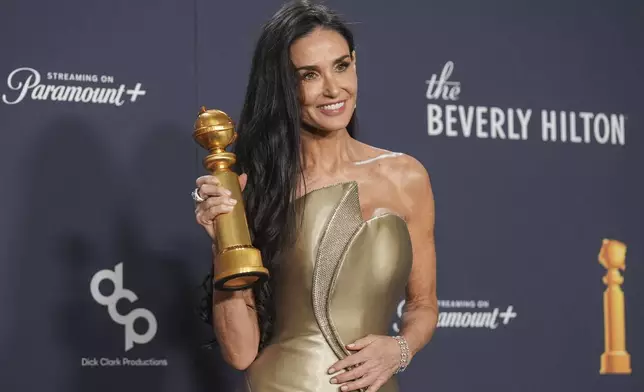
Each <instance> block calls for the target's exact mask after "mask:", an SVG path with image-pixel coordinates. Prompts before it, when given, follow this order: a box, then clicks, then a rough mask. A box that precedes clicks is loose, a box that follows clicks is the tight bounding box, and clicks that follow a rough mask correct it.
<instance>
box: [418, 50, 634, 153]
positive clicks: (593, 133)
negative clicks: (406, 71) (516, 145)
mask: <svg viewBox="0 0 644 392" xmlns="http://www.w3.org/2000/svg"><path fill="white" fill-rule="evenodd" d="M453 72H454V63H453V62H451V61H448V62H447V63H446V64H445V66H444V67H443V69H442V71H441V73H440V76H439V75H436V74H433V75H432V76H431V78H430V79H429V80H427V81H426V84H427V90H426V93H425V97H426V98H427V99H428V100H430V101H436V100H442V101H447V102H452V103H447V104H438V103H433V102H430V103H428V104H427V134H428V135H429V136H441V135H444V136H446V137H450V138H458V137H462V138H476V139H499V140H529V139H530V136H531V132H530V131H531V129H533V128H534V127H531V124H532V123H538V124H537V125H536V128H537V131H534V132H535V133H538V135H539V136H538V138H539V139H540V140H541V141H542V142H557V143H578V144H591V143H594V144H609V145H620V146H623V145H625V144H626V126H625V121H626V117H625V116H624V115H623V114H617V113H592V112H587V111H580V112H575V111H563V110H552V109H549V110H546V109H543V110H540V111H536V112H537V113H534V112H535V111H533V110H532V109H522V108H500V107H494V106H480V105H457V104H455V103H453V102H456V101H458V100H459V99H460V94H461V92H462V86H461V83H460V82H458V81H454V80H450V77H451V76H452V73H453ZM533 114H535V115H533Z"/></svg>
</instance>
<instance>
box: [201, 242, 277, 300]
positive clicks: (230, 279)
mask: <svg viewBox="0 0 644 392" xmlns="http://www.w3.org/2000/svg"><path fill="white" fill-rule="evenodd" d="M267 278H268V270H267V269H266V268H264V266H263V265H262V257H261V253H260V252H259V250H257V249H255V248H252V247H241V248H233V249H230V250H225V251H224V252H222V253H221V254H219V257H218V260H217V264H216V265H215V278H214V286H215V290H221V291H236V290H244V289H247V288H250V287H251V286H253V285H254V284H255V283H257V282H259V281H261V280H264V279H267Z"/></svg>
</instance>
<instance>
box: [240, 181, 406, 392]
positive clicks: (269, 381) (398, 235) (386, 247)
mask: <svg viewBox="0 0 644 392" xmlns="http://www.w3.org/2000/svg"><path fill="white" fill-rule="evenodd" d="M296 207H297V209H298V231H297V232H298V237H297V240H296V243H295V245H294V246H293V247H292V248H291V249H290V250H289V251H288V252H287V253H286V255H285V256H284V259H282V261H281V268H280V271H279V274H277V275H275V276H274V277H273V279H277V282H276V285H275V286H276V292H275V301H276V320H275V326H274V334H273V336H272V338H271V341H270V342H269V343H268V345H267V346H266V347H265V348H264V350H262V352H261V353H260V354H259V355H258V357H257V358H256V359H255V361H254V362H253V364H252V365H251V366H250V367H249V368H248V369H247V371H246V386H245V389H246V391H249V392H327V391H328V392H338V391H339V390H340V389H339V386H338V385H333V384H331V383H330V382H329V380H330V379H331V375H329V374H328V373H327V370H328V368H329V367H331V365H333V364H334V363H335V362H336V361H338V360H339V359H341V358H344V357H345V356H347V355H349V352H348V351H347V350H346V349H345V345H346V344H348V343H350V342H352V341H354V340H356V339H359V338H362V337H364V336H366V335H368V334H378V335H386V334H388V332H389V326H390V324H391V320H392V318H393V316H394V314H395V309H396V305H397V303H398V301H399V300H400V298H401V297H402V295H403V294H404V289H405V285H406V283H407V278H408V276H409V273H410V271H411V263H412V248H411V241H410V238H409V231H408V229H407V225H406V223H405V221H404V220H403V219H402V218H401V217H399V216H397V215H395V214H393V213H386V214H384V215H379V216H374V217H372V218H370V219H368V220H366V221H365V220H364V219H363V218H362V213H361V210H360V200H359V196H358V184H357V183H356V182H343V183H339V184H335V185H331V186H328V187H324V188H320V189H317V190H314V191H312V192H309V193H308V194H307V195H305V196H303V197H301V198H299V199H297V201H296ZM396 391H398V387H397V385H396V381H395V379H394V378H392V379H390V380H389V381H388V382H387V383H386V384H385V385H384V386H383V387H382V388H381V389H380V392H396Z"/></svg>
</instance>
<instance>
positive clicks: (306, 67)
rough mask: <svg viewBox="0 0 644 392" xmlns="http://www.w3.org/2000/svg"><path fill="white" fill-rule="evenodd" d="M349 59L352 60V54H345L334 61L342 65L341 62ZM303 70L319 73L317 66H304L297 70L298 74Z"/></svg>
mask: <svg viewBox="0 0 644 392" xmlns="http://www.w3.org/2000/svg"><path fill="white" fill-rule="evenodd" d="M347 57H349V58H350V57H351V55H350V54H345V55H344V56H342V57H338V58H337V59H335V61H333V64H337V63H340V62H342V61H344V60H345V59H346V58H347ZM303 69H307V70H310V71H317V70H318V67H317V66H315V65H304V66H302V67H298V68H296V69H295V71H296V72H297V71H300V70H303Z"/></svg>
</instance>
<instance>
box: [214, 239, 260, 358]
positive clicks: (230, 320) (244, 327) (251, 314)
mask: <svg viewBox="0 0 644 392" xmlns="http://www.w3.org/2000/svg"><path fill="white" fill-rule="evenodd" d="M214 250H215V249H214V247H213V251H214ZM215 254H216V252H215ZM212 314H213V328H214V330H215V336H216V337H217V342H218V343H219V347H220V349H221V354H222V356H223V358H224V360H225V361H226V362H227V363H228V364H230V365H231V366H232V367H234V368H235V369H237V370H245V369H246V368H248V366H250V364H251V363H253V361H254V360H255V357H256V356H257V351H258V348H259V324H258V321H257V313H256V312H255V299H254V296H253V292H252V290H251V289H246V290H239V291H219V290H215V291H214V292H213V301H212Z"/></svg>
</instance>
